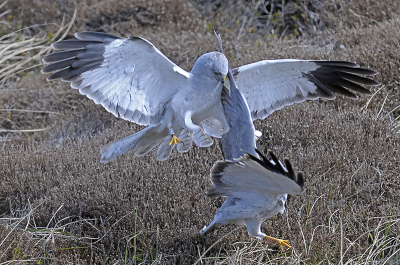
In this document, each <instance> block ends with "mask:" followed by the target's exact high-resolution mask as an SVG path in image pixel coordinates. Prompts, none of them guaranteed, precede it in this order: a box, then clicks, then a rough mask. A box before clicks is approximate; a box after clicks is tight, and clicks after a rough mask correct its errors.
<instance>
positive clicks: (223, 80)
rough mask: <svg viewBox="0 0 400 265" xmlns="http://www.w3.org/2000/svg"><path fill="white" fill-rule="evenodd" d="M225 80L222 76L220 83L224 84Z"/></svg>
mask: <svg viewBox="0 0 400 265" xmlns="http://www.w3.org/2000/svg"><path fill="white" fill-rule="evenodd" d="M225 79H226V76H225V75H224V76H222V80H221V83H222V84H224V82H225Z"/></svg>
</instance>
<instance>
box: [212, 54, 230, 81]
mask: <svg viewBox="0 0 400 265" xmlns="http://www.w3.org/2000/svg"><path fill="white" fill-rule="evenodd" d="M211 58H212V59H211V61H212V66H211V70H212V72H213V74H214V76H215V78H216V79H217V80H218V81H221V83H224V82H225V79H226V76H227V74H228V67H229V66H228V59H226V57H225V55H224V54H223V53H220V52H212V53H211Z"/></svg>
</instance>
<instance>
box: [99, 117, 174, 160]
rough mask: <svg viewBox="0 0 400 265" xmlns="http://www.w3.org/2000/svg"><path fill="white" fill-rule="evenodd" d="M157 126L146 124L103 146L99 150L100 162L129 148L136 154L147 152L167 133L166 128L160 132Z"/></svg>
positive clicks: (140, 154)
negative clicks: (143, 127) (137, 130)
mask: <svg viewBox="0 0 400 265" xmlns="http://www.w3.org/2000/svg"><path fill="white" fill-rule="evenodd" d="M159 126H160V125H157V126H148V127H147V128H145V129H143V130H141V131H139V132H137V133H135V134H132V135H129V136H127V137H125V138H122V139H119V140H117V141H115V142H112V143H110V144H108V145H106V146H103V147H102V148H101V150H100V153H101V159H100V162H101V163H109V162H111V161H112V160H114V159H115V158H116V157H117V156H119V155H123V154H125V153H126V152H128V151H130V150H133V151H134V154H135V155H136V156H142V155H145V154H147V153H148V152H149V151H151V150H152V149H153V148H154V147H156V145H158V144H160V143H161V142H162V140H163V139H164V138H165V137H166V135H168V130H164V131H166V132H164V131H161V132H160V131H159ZM165 133H166V134H165Z"/></svg>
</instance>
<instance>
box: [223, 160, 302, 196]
mask: <svg viewBox="0 0 400 265" xmlns="http://www.w3.org/2000/svg"><path fill="white" fill-rule="evenodd" d="M220 180H221V181H222V182H223V183H224V185H225V186H226V187H224V190H225V191H226V192H225V194H224V195H223V196H226V197H231V196H233V197H237V196H238V195H239V194H242V193H243V192H244V193H246V192H247V193H257V194H259V195H261V196H263V195H267V194H268V195H271V194H273V195H275V196H276V195H278V194H298V193H301V191H302V188H301V187H300V186H299V185H298V184H297V183H296V182H295V181H294V180H292V179H290V178H288V177H287V176H285V175H282V174H279V173H277V172H273V171H270V170H267V169H266V168H264V167H262V166H261V165H260V164H258V163H257V162H255V161H253V160H249V159H247V158H243V159H239V160H238V163H235V162H232V163H229V164H228V165H227V167H226V168H225V169H224V171H223V175H222V177H221V178H220Z"/></svg>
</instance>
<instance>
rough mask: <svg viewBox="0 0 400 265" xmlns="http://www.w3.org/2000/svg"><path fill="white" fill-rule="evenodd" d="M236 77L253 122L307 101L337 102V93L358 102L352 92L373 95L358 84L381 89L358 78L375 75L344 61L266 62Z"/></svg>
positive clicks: (242, 69)
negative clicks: (334, 100)
mask: <svg viewBox="0 0 400 265" xmlns="http://www.w3.org/2000/svg"><path fill="white" fill-rule="evenodd" d="M233 74H234V76H235V79H236V84H237V87H238V88H239V90H240V92H242V94H243V95H244V97H245V98H246V101H247V104H248V106H249V109H250V112H251V116H252V119H253V120H254V119H264V118H265V117H267V116H268V115H270V114H271V113H273V112H274V111H275V110H279V109H281V108H283V107H284V106H288V105H292V104H293V103H299V102H303V101H304V100H306V99H317V98H325V99H334V98H335V95H334V93H340V94H343V95H345V96H347V97H351V98H357V97H356V96H355V95H354V94H353V93H352V92H350V91H351V90H352V91H356V92H360V93H364V94H370V92H369V91H368V90H367V89H365V88H364V87H362V86H360V85H358V84H356V83H355V82H357V83H360V84H364V85H378V82H376V81H374V80H372V79H369V78H366V77H361V76H359V75H366V76H372V75H375V74H377V73H376V72H374V71H372V70H368V69H364V68H360V67H359V66H358V65H357V64H354V63H350V62H342V61H307V60H297V59H282V60H264V61H259V62H256V63H252V64H248V65H244V66H240V67H239V68H236V69H234V70H233ZM225 85H226V86H228V87H229V85H228V84H225Z"/></svg>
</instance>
